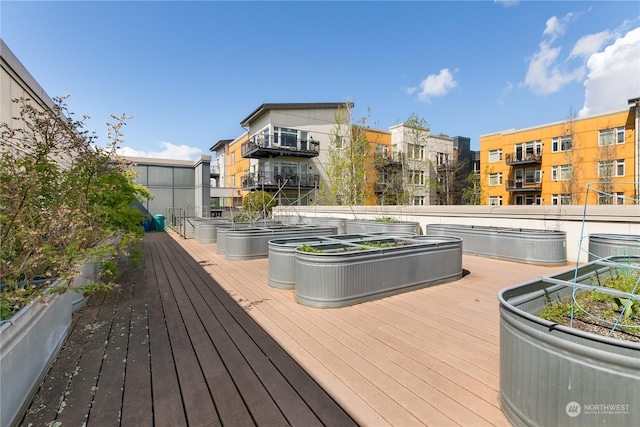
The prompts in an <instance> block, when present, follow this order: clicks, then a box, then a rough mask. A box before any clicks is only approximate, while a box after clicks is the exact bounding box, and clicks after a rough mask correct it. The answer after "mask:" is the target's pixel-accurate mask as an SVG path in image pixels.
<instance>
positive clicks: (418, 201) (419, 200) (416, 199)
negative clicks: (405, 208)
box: [411, 196, 424, 206]
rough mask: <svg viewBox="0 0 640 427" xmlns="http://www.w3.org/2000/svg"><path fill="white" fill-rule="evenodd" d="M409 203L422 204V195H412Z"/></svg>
mask: <svg viewBox="0 0 640 427" xmlns="http://www.w3.org/2000/svg"><path fill="white" fill-rule="evenodd" d="M411 204H412V205H414V206H424V196H414V197H413V199H411Z"/></svg>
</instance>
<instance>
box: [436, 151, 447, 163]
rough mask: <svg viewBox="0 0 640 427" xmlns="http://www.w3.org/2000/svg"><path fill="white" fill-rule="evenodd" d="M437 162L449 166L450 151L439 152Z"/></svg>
mask: <svg viewBox="0 0 640 427" xmlns="http://www.w3.org/2000/svg"><path fill="white" fill-rule="evenodd" d="M437 156H438V158H437V164H438V166H449V154H448V153H437Z"/></svg>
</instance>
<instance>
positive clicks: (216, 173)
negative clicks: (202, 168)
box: [209, 165, 220, 178]
mask: <svg viewBox="0 0 640 427" xmlns="http://www.w3.org/2000/svg"><path fill="white" fill-rule="evenodd" d="M209 173H210V176H211V177H212V178H213V177H216V176H220V166H218V165H211V169H210V170H209Z"/></svg>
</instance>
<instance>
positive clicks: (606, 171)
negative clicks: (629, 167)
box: [598, 159, 624, 179]
mask: <svg viewBox="0 0 640 427" xmlns="http://www.w3.org/2000/svg"><path fill="white" fill-rule="evenodd" d="M614 176H624V159H622V160H604V161H602V162H598V178H605V179H608V178H611V177H614Z"/></svg>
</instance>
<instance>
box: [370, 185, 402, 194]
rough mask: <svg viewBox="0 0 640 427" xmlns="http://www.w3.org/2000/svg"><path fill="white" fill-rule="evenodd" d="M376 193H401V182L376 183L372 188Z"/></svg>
mask: <svg viewBox="0 0 640 427" xmlns="http://www.w3.org/2000/svg"><path fill="white" fill-rule="evenodd" d="M374 191H375V192H376V193H387V194H389V193H400V192H402V182H376V184H375V186H374Z"/></svg>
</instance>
